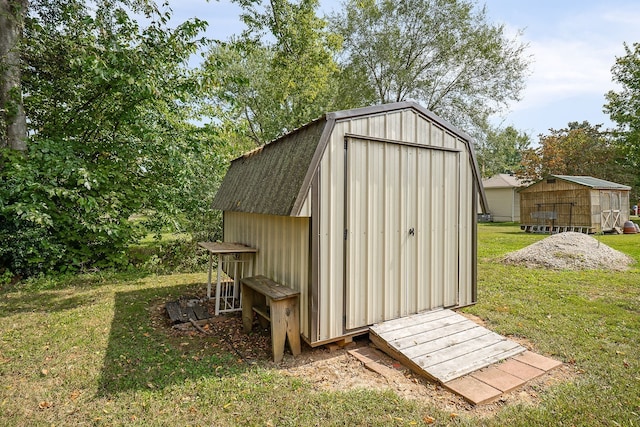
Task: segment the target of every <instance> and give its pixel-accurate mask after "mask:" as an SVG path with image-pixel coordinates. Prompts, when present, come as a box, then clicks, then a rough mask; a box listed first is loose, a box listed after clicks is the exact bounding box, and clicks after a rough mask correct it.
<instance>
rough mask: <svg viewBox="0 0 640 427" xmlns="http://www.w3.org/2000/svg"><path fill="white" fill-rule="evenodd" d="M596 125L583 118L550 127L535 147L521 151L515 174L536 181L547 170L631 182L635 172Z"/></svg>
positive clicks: (547, 171)
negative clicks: (564, 126) (557, 126)
mask: <svg viewBox="0 0 640 427" xmlns="http://www.w3.org/2000/svg"><path fill="white" fill-rule="evenodd" d="M600 127H601V125H595V126H593V125H591V124H590V123H589V122H586V121H585V122H582V123H578V122H572V123H569V125H568V126H567V127H566V128H564V129H559V130H556V129H550V134H549V135H540V142H539V146H538V147H536V148H532V149H528V150H525V151H524V152H523V158H522V163H521V168H520V169H519V170H518V171H516V175H517V176H518V177H519V178H521V179H523V180H525V181H537V180H539V179H541V178H542V177H544V176H546V175H548V174H557V175H587V176H594V177H596V178H601V179H606V180H609V181H613V182H618V183H621V184H625V185H633V184H634V177H635V175H636V174H635V173H634V171H633V169H631V168H629V165H628V163H627V162H626V160H625V157H624V153H623V152H622V151H621V150H620V149H619V147H618V146H617V145H616V144H614V143H613V141H612V139H611V135H610V134H609V133H608V132H603V131H601V130H600Z"/></svg>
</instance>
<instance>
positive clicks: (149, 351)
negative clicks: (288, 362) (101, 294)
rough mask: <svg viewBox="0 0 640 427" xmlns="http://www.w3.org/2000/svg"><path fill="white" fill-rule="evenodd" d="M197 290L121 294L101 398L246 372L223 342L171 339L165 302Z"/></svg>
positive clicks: (199, 337)
mask: <svg viewBox="0 0 640 427" xmlns="http://www.w3.org/2000/svg"><path fill="white" fill-rule="evenodd" d="M193 289H194V285H185V286H177V287H169V288H162V289H156V288H148V289H142V290H135V291H128V292H117V293H116V294H115V301H114V302H115V304H114V316H113V320H112V323H111V328H110V331H111V332H110V335H109V341H108V344H107V349H106V354H105V357H104V364H103V368H102V372H101V377H100V381H99V387H98V395H100V396H108V395H112V394H116V393H119V392H123V391H127V390H140V389H159V388H164V387H168V386H171V385H172V384H176V383H182V382H184V381H185V380H189V379H198V378H203V377H214V376H217V377H223V376H226V375H233V374H237V373H239V372H242V371H244V370H246V369H247V366H246V364H243V363H242V362H241V361H239V360H238V359H237V357H234V354H233V353H232V352H231V350H230V349H229V348H228V347H227V346H225V344H224V343H223V342H221V341H222V340H221V339H220V338H219V337H215V336H212V335H206V336H205V335H201V334H198V335H196V334H195V333H194V334H193V335H182V336H180V335H177V334H175V335H172V334H171V332H170V329H169V327H168V326H167V324H166V322H167V321H166V319H164V318H163V312H162V314H161V315H159V314H158V313H159V312H161V310H162V308H163V306H164V302H166V301H168V300H170V299H175V298H177V297H178V296H181V295H186V294H190V293H192V292H193Z"/></svg>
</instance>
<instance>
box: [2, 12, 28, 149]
mask: <svg viewBox="0 0 640 427" xmlns="http://www.w3.org/2000/svg"><path fill="white" fill-rule="evenodd" d="M26 10H27V0H0V149H1V148H2V147H9V148H11V149H14V150H19V151H25V150H26V148H27V144H26V139H27V122H26V118H25V114H24V107H23V104H22V85H21V71H22V70H21V62H20V47H21V41H22V30H23V25H24V16H25V13H26Z"/></svg>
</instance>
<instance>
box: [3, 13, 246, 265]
mask: <svg viewBox="0 0 640 427" xmlns="http://www.w3.org/2000/svg"><path fill="white" fill-rule="evenodd" d="M128 7H131V8H133V10H135V11H139V12H145V13H147V14H148V18H149V23H148V25H147V26H146V27H144V28H142V27H140V26H139V24H138V23H137V22H136V21H134V20H133V19H132V18H131V17H130V15H131V13H132V11H131V10H130V9H128ZM169 19H170V14H169V13H168V12H160V11H159V10H157V9H156V8H155V6H154V5H153V4H152V3H147V2H144V1H140V2H134V1H132V2H114V1H110V0H102V1H98V2H96V3H94V4H92V6H91V8H89V7H88V6H87V4H85V3H84V2H82V1H75V0H60V1H51V2H50V1H45V0H42V1H35V2H33V3H32V8H31V10H30V13H29V16H28V17H27V19H26V29H25V32H26V37H25V41H24V46H23V58H24V59H23V60H24V63H25V68H24V70H23V80H24V81H23V87H24V89H25V93H26V94H27V95H26V96H25V100H24V102H25V110H26V112H27V116H28V118H29V126H30V135H31V137H30V141H29V152H28V156H26V158H24V157H20V156H16V155H14V153H12V152H10V151H9V150H2V152H0V157H1V161H2V165H1V166H0V183H1V185H0V200H1V202H0V223H1V224H2V225H3V227H1V228H0V239H1V240H2V241H5V242H9V244H8V245H3V246H2V249H1V250H0V262H1V264H0V265H1V266H3V267H4V268H6V269H8V270H10V271H12V272H14V273H19V274H21V275H30V274H35V273H37V272H49V271H51V270H65V269H86V268H94V267H97V268H102V267H106V266H118V265H123V264H125V263H126V261H127V260H126V248H127V246H128V245H129V244H130V243H131V242H132V241H135V239H136V238H137V237H138V235H139V230H138V229H137V228H136V227H135V226H134V225H133V224H132V223H131V222H130V221H129V217H130V216H131V215H132V214H135V213H139V212H145V213H147V215H148V221H147V224H146V225H147V226H148V227H150V228H151V229H152V230H153V231H155V232H160V231H161V230H163V229H165V228H166V227H170V228H173V229H188V230H192V229H193V228H195V227H198V228H200V227H201V226H202V224H208V221H209V219H210V218H208V216H209V215H210V213H209V211H210V207H209V203H210V201H211V197H212V195H213V193H214V192H215V188H216V186H217V183H218V182H219V180H220V179H221V176H222V174H223V173H224V165H225V164H226V161H227V157H228V155H229V153H230V152H231V151H233V150H232V149H230V148H228V147H225V146H224V144H223V143H222V142H221V140H220V138H219V137H218V133H217V132H216V129H215V128H214V127H213V126H204V127H201V128H197V127H196V126H194V125H193V124H191V122H190V120H192V119H196V118H197V116H196V115H195V114H196V110H195V107H196V106H197V104H196V102H197V101H198V100H199V99H198V96H199V89H200V86H199V82H198V77H199V76H197V75H195V73H192V72H191V71H189V69H188V65H187V61H188V60H189V57H190V55H192V54H193V53H195V52H196V51H198V49H200V48H201V47H202V46H203V45H204V43H205V42H206V40H204V39H201V38H198V34H199V33H200V32H201V31H202V30H203V29H204V28H205V25H206V24H205V23H204V22H202V21H198V20H193V21H187V22H185V23H182V24H180V25H177V26H176V27H175V28H169ZM211 227H213V228H211ZM211 227H208V229H209V234H210V235H211V236H214V235H219V225H216V224H214V225H213V226H211Z"/></svg>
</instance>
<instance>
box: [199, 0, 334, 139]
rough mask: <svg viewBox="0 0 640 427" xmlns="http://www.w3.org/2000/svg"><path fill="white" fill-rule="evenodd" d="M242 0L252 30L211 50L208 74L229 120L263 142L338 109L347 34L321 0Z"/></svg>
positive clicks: (208, 78) (246, 19)
mask: <svg viewBox="0 0 640 427" xmlns="http://www.w3.org/2000/svg"><path fill="white" fill-rule="evenodd" d="M238 3H240V4H241V5H242V6H243V14H242V16H241V18H242V19H243V21H244V22H245V24H247V27H248V28H247V30H246V31H245V32H244V33H243V34H241V35H240V36H239V37H237V38H234V39H232V40H231V41H229V42H227V43H218V44H217V45H215V46H213V47H212V48H211V50H210V52H209V53H208V56H207V61H206V64H205V70H206V77H207V81H208V82H209V84H210V88H211V92H212V96H213V97H214V99H216V100H217V101H218V102H219V103H220V104H221V106H222V107H223V108H222V110H223V111H225V112H226V113H227V114H228V119H229V120H231V121H233V122H235V123H244V124H245V126H244V129H245V132H244V134H243V136H244V137H248V138H250V139H251V140H252V141H253V142H254V143H255V144H258V145H259V144H262V143H265V142H268V141H270V140H273V139H275V138H277V137H278V136H281V135H282V134H284V133H286V132H288V131H291V130H293V129H295V128H297V127H299V126H301V125H303V124H306V123H307V122H309V121H311V120H313V119H316V118H318V117H319V116H320V115H321V114H322V113H325V112H326V111H328V110H331V109H332V102H333V97H334V91H333V90H332V89H333V84H334V77H335V74H336V72H337V71H338V68H337V65H336V63H335V61H334V60H333V55H334V54H335V52H336V50H337V48H338V47H339V39H338V38H337V37H336V36H335V35H333V34H331V33H330V32H327V31H326V29H325V27H326V22H325V21H324V20H323V19H321V18H319V17H318V16H317V15H316V12H315V11H316V9H317V7H318V1H317V0H301V1H298V2H294V1H287V0H275V1H271V2H269V4H268V5H267V6H262V2H260V1H255V2H254V1H239V2H238Z"/></svg>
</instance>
